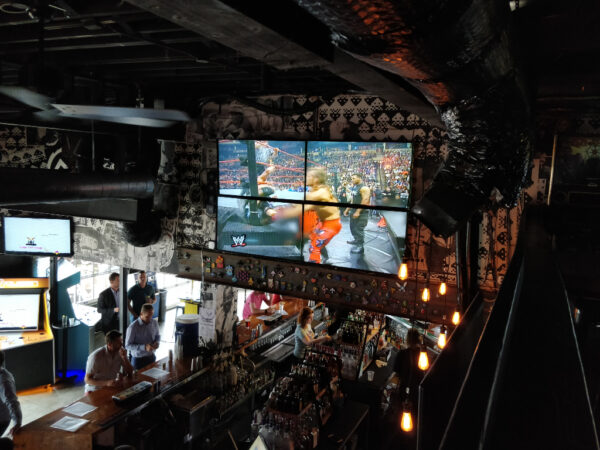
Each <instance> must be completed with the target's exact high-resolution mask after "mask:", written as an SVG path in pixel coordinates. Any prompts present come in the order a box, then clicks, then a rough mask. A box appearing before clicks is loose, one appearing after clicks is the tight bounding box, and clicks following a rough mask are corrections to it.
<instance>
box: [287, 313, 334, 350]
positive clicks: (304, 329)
mask: <svg viewBox="0 0 600 450" xmlns="http://www.w3.org/2000/svg"><path fill="white" fill-rule="evenodd" d="M313 315H314V314H313V310H312V309H310V308H309V307H308V306H305V307H304V308H302V311H301V312H300V315H299V316H298V326H297V327H296V331H295V332H294V341H295V345H294V356H295V357H296V358H298V359H304V353H305V351H306V347H308V346H309V345H313V344H319V343H321V342H323V341H329V340H331V336H327V335H326V336H321V337H318V338H315V332H314V331H313V329H312V327H311V323H312V320H313Z"/></svg>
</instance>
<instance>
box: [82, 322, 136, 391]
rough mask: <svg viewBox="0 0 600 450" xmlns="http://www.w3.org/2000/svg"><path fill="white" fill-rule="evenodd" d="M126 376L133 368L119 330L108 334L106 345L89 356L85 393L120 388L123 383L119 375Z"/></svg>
mask: <svg viewBox="0 0 600 450" xmlns="http://www.w3.org/2000/svg"><path fill="white" fill-rule="evenodd" d="M121 369H123V371H124V372H125V375H130V374H131V373H132V372H133V367H132V366H131V363H130V362H129V359H127V352H126V351H125V349H124V348H123V338H122V336H121V333H120V332H118V331H117V330H111V331H109V332H108V333H106V345H105V346H104V347H100V348H99V349H97V350H94V352H93V353H92V354H91V355H90V356H88V359H87V364H86V368H85V392H91V391H95V390H97V389H101V388H103V387H106V386H110V387H113V386H114V387H119V386H121V381H120V380H117V374H118V373H121Z"/></svg>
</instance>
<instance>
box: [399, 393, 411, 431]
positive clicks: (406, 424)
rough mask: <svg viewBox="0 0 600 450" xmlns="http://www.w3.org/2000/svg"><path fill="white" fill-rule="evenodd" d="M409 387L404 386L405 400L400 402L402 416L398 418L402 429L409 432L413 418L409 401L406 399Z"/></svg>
mask: <svg viewBox="0 0 600 450" xmlns="http://www.w3.org/2000/svg"><path fill="white" fill-rule="evenodd" d="M409 392H410V389H409V388H406V400H404V403H402V416H401V418H400V428H401V429H402V431H404V432H406V433H409V432H411V431H412V430H413V427H414V426H413V420H412V411H411V409H412V408H411V405H410V401H409V400H408V394H409Z"/></svg>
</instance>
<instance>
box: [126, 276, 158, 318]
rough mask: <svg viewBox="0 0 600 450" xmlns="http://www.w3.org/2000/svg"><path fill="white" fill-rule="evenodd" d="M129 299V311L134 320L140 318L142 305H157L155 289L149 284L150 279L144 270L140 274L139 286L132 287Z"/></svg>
mask: <svg viewBox="0 0 600 450" xmlns="http://www.w3.org/2000/svg"><path fill="white" fill-rule="evenodd" d="M127 299H128V300H127V309H128V310H129V312H130V313H131V314H132V315H133V320H136V319H137V318H138V317H139V316H140V311H141V309H142V305H144V304H145V303H150V304H151V305H153V304H154V303H156V297H155V295H154V288H153V287H152V286H151V285H149V284H148V277H147V275H146V272H145V271H144V270H142V271H141V272H140V275H139V277H138V284H136V285H135V286H133V287H131V289H129V292H127Z"/></svg>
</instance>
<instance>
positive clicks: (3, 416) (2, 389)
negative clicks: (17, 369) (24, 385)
mask: <svg viewBox="0 0 600 450" xmlns="http://www.w3.org/2000/svg"><path fill="white" fill-rule="evenodd" d="M22 419H23V414H22V413H21V404H20V403H19V399H18V398H17V390H16V387H15V378H14V377H13V375H12V373H10V372H9V371H8V370H6V367H4V352H3V351H0V436H2V435H3V434H4V432H5V431H6V429H7V428H8V426H9V425H10V423H11V421H12V422H13V423H14V425H13V427H12V428H11V429H10V432H9V434H10V435H13V434H14V433H16V432H17V431H19V428H21V421H22Z"/></svg>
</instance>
